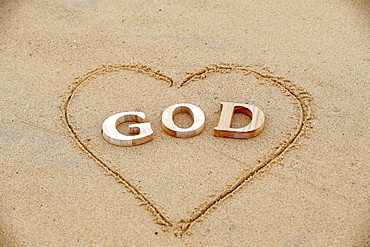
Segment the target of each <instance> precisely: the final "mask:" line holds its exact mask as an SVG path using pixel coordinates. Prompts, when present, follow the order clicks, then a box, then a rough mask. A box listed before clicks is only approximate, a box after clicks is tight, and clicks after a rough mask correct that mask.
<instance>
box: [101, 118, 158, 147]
mask: <svg viewBox="0 0 370 247" xmlns="http://www.w3.org/2000/svg"><path fill="white" fill-rule="evenodd" d="M144 119H145V114H144V113H143V112H121V113H117V114H115V115H112V116H110V117H108V118H107V119H106V120H105V121H104V123H103V136H104V139H105V140H106V141H107V142H109V143H111V144H114V145H117V146H136V145H140V144H143V143H146V142H150V141H151V140H153V130H152V128H151V126H150V123H143V121H144ZM123 122H138V124H131V125H129V131H130V134H137V135H133V136H126V135H123V134H121V133H120V132H118V130H117V126H118V125H119V124H120V123H123Z"/></svg>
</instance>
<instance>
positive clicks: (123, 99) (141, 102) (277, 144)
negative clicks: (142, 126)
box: [62, 63, 313, 235]
mask: <svg viewBox="0 0 370 247" xmlns="http://www.w3.org/2000/svg"><path fill="white" fill-rule="evenodd" d="M310 100H311V96H310V95H309V94H308V93H307V92H306V91H305V90H304V89H302V88H301V87H299V86H297V85H296V84H294V83H293V82H291V81H290V80H288V79H285V78H283V77H279V76H274V75H273V74H272V72H270V71H269V70H268V69H267V68H264V67H262V66H259V65H247V66H245V65H239V64H226V63H221V64H217V65H210V66H206V67H204V68H202V69H200V70H198V71H196V72H193V73H188V74H187V76H186V77H185V78H184V79H183V80H182V81H181V82H179V83H177V82H175V80H174V79H172V78H171V77H170V76H168V75H165V74H164V73H162V72H160V71H156V70H153V69H152V68H150V67H148V66H145V65H141V64H121V65H104V66H101V67H98V68H96V69H93V70H91V71H89V72H87V73H86V74H84V75H83V76H81V77H79V78H77V79H76V80H75V81H74V82H73V83H72V84H71V85H70V91H69V93H68V95H67V97H66V99H65V101H64V103H63V107H62V109H63V118H64V121H65V124H66V126H67V128H68V130H69V131H70V132H71V133H72V136H73V138H74V140H75V142H76V143H77V144H78V145H79V147H80V148H81V149H82V150H83V151H84V152H85V153H86V154H87V155H88V156H89V157H91V158H92V159H93V160H94V161H95V162H96V163H97V164H99V165H100V166H101V167H102V168H104V169H105V171H106V172H107V173H108V174H110V175H111V176H113V177H114V178H115V179H116V180H117V181H118V182H120V183H122V184H124V185H125V187H126V188H127V189H128V190H129V191H130V192H131V193H132V194H134V196H135V197H137V198H138V200H140V201H141V203H142V205H144V206H145V207H146V208H147V209H148V210H149V211H150V212H151V213H152V214H153V215H154V216H155V219H156V222H157V223H158V224H161V225H163V226H164V227H165V228H172V229H174V230H175V232H176V233H177V234H180V235H181V234H183V233H184V232H186V231H187V230H188V229H189V228H190V227H191V226H192V225H193V224H194V223H195V222H197V221H198V220H200V219H201V218H202V217H203V216H204V215H205V214H206V213H207V212H208V211H209V210H210V209H212V208H215V207H216V206H217V205H218V204H220V203H221V202H222V203H226V202H224V201H226V200H227V198H229V197H230V196H231V195H232V194H234V193H236V192H237V190H238V189H241V188H242V187H243V186H245V185H246V184H247V183H248V181H250V180H252V179H253V177H254V176H255V175H256V174H257V173H258V172H259V171H261V170H263V169H264V168H266V167H267V166H270V165H271V164H272V163H273V162H274V161H276V160H277V159H280V158H281V157H282V155H283V154H284V153H285V152H287V151H288V150H289V149H290V148H291V147H293V146H294V145H296V144H297V143H298V141H299V139H300V138H301V136H303V135H304V133H305V132H306V130H307V129H308V128H309V127H310V125H311V120H312V116H313V115H312V113H311V109H310V105H309V103H310ZM223 101H226V102H238V103H247V104H253V105H256V106H258V107H259V108H260V109H262V110H263V111H264V112H265V115H266V121H265V130H264V131H263V132H262V133H261V134H260V135H259V136H257V137H255V138H252V139H242V140H241V139H229V138H219V137H214V136H213V134H212V129H213V128H214V127H215V126H217V123H218V120H219V117H220V110H219V109H220V102H223ZM177 103H191V104H194V105H197V106H199V107H200V108H201V109H202V110H203V111H204V113H205V115H206V127H205V129H204V131H203V132H202V133H201V134H200V135H198V136H195V137H193V138H186V139H179V138H174V137H171V136H169V135H167V134H166V133H165V132H164V131H163V130H162V128H161V114H162V111H163V110H164V109H166V108H167V107H168V106H171V105H173V104H177ZM124 111H140V112H144V113H145V114H146V117H147V118H146V121H148V122H150V123H151V124H152V128H153V130H154V139H153V140H152V141H151V142H149V143H146V144H144V145H140V146H135V147H118V146H114V145H111V144H109V143H107V142H106V141H105V140H104V139H103V137H102V135H101V126H102V123H103V121H104V120H105V119H106V118H107V117H108V116H110V115H113V114H115V113H118V112H124ZM180 115H181V114H180ZM176 121H177V122H178V123H179V124H184V125H186V124H187V125H191V121H190V124H189V119H188V118H187V117H186V115H185V116H179V118H178V119H176V118H175V122H176ZM246 121H248V119H244V118H243V116H240V115H238V116H235V122H236V123H235V124H236V126H235V127H242V126H245V125H246ZM238 123H239V124H240V125H241V126H237V124H238ZM282 123H283V124H282ZM122 125H125V124H122ZM183 127H185V126H183ZM126 128H127V125H126V126H122V127H121V126H119V130H120V131H124V130H125V129H126Z"/></svg>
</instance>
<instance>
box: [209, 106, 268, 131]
mask: <svg viewBox="0 0 370 247" xmlns="http://www.w3.org/2000/svg"><path fill="white" fill-rule="evenodd" d="M234 113H243V114H246V115H248V116H249V117H250V118H251V119H252V121H251V122H250V124H248V125H247V126H245V127H243V128H231V123H232V120H233V116H234ZM264 122H265V114H264V113H263V111H261V110H260V109H259V108H258V107H257V106H254V105H248V104H238V103H230V102H221V116H220V121H219V122H218V126H217V127H215V128H214V129H213V135H214V136H218V137H229V138H252V137H255V136H257V135H259V134H260V133H261V132H262V130H263V127H264Z"/></svg>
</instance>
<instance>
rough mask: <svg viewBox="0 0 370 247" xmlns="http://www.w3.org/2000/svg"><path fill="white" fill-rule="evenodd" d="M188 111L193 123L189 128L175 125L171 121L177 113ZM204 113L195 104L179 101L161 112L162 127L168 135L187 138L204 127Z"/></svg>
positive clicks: (197, 133)
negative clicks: (179, 102)
mask: <svg viewBox="0 0 370 247" xmlns="http://www.w3.org/2000/svg"><path fill="white" fill-rule="evenodd" d="M181 112H184V113H188V114H189V115H190V116H191V117H192V118H193V125H192V126H190V127H189V128H180V127H177V126H176V124H175V122H174V121H173V119H174V117H175V116H176V114H178V113H181ZM205 119H206V118H205V115H204V112H203V111H202V109H200V108H199V107H198V106H196V105H192V104H187V103H181V104H176V105H172V106H170V107H168V108H167V109H166V110H164V111H163V113H162V128H163V130H164V131H165V132H166V133H167V134H169V135H170V136H174V137H179V138H188V137H193V136H196V135H199V134H200V133H201V132H202V131H203V129H204V122H205Z"/></svg>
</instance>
